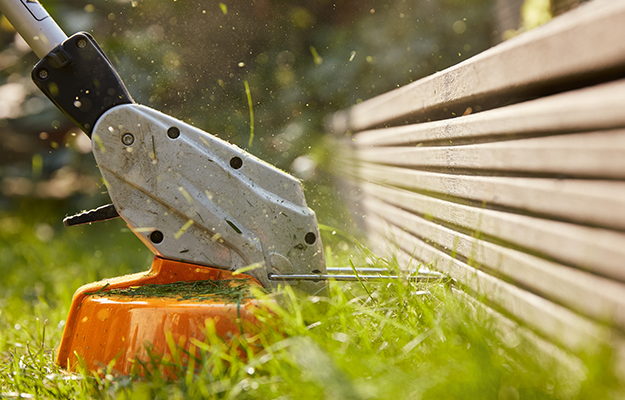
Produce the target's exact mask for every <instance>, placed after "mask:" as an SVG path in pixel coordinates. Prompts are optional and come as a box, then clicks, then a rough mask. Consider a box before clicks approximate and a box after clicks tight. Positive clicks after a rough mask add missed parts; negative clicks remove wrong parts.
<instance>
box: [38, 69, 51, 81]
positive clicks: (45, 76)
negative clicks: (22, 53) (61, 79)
mask: <svg viewBox="0 0 625 400" xmlns="http://www.w3.org/2000/svg"><path fill="white" fill-rule="evenodd" d="M37 75H39V79H42V80H43V79H48V76H49V74H48V70H47V69H45V68H41V69H40V70H39V72H38V73H37Z"/></svg>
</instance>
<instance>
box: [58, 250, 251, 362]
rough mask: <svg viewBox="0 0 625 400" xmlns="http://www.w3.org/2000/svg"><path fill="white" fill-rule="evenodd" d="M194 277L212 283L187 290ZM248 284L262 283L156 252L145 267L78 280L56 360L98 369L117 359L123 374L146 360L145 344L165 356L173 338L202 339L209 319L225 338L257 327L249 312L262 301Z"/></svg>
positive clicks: (178, 341)
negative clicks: (85, 282) (249, 293)
mask: <svg viewBox="0 0 625 400" xmlns="http://www.w3.org/2000/svg"><path fill="white" fill-rule="evenodd" d="M192 282H195V284H196V285H202V287H203V288H206V285H207V284H208V285H212V287H213V288H214V290H206V289H203V290H201V291H197V290H185V286H187V287H188V286H189V285H191V287H192V286H193V284H192ZM247 286H260V284H259V283H258V281H257V280H256V279H254V278H252V277H251V276H249V275H245V274H240V275H237V276H233V275H232V273H231V272H229V271H224V270H220V269H216V268H210V267H206V266H200V265H194V264H188V263H182V262H177V261H171V260H166V259H162V258H159V257H155V258H154V261H153V262H152V267H151V269H150V271H148V272H147V273H146V272H142V273H137V274H133V275H126V276H121V277H117V278H113V279H107V280H104V281H100V282H95V283H91V284H88V285H85V286H82V287H81V288H79V289H78V291H77V292H76V294H75V295H74V299H73V301H72V305H71V308H70V312H69V316H68V319H67V324H66V325H65V330H64V332H63V339H62V341H61V346H60V348H59V352H58V355H57V358H56V362H57V364H59V365H60V366H62V367H66V368H68V369H70V370H71V369H73V368H75V367H76V365H77V364H78V363H79V362H83V363H84V365H85V366H86V367H87V368H89V369H90V370H98V369H100V368H104V369H105V368H106V367H107V366H108V365H109V364H110V363H111V362H112V361H114V365H113V370H114V371H116V372H118V373H121V374H128V373H130V372H131V371H132V369H133V367H137V366H138V365H137V360H140V361H142V362H145V361H148V358H149V357H150V354H149V352H150V353H151V355H152V356H153V355H162V356H164V357H168V355H167V354H168V353H169V349H170V345H171V342H172V340H173V343H175V344H177V345H180V346H182V347H183V349H185V350H188V349H189V346H190V345H192V344H193V342H194V341H195V340H197V341H199V342H203V341H204V340H205V337H206V332H207V328H206V326H207V322H208V323H209V324H214V329H215V332H216V333H217V334H218V335H219V336H220V337H221V338H222V339H224V340H230V339H232V338H233V337H237V336H241V335H247V334H254V333H255V332H251V330H254V327H258V328H259V329H260V323H259V321H258V320H257V319H256V317H255V316H254V309H257V308H259V307H260V301H259V300H255V299H252V298H249V297H248V296H246V295H245V293H246V292H247V290H246V289H247V288H246V287H247ZM172 288H173V290H172ZM195 289H197V287H196V288H195ZM211 292H213V294H211ZM244 329H246V330H247V331H246V332H244V331H243V330H244ZM168 335H171V337H170V338H169V342H170V343H168V337H167V336H168ZM79 360H80V361H79Z"/></svg>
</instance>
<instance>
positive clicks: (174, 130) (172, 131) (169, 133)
mask: <svg viewBox="0 0 625 400" xmlns="http://www.w3.org/2000/svg"><path fill="white" fill-rule="evenodd" d="M167 136H169V137H170V138H171V139H176V138H177V137H178V136H180V129H178V128H176V127H175V126H172V127H171V128H169V129H167Z"/></svg>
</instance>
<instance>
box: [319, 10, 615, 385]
mask: <svg viewBox="0 0 625 400" xmlns="http://www.w3.org/2000/svg"><path fill="white" fill-rule="evenodd" d="M623 38H625V0H595V1H593V2H589V3H584V4H582V5H581V6H580V7H579V8H577V9H575V10H573V11H570V12H568V13H565V14H563V15H561V16H559V17H557V18H555V19H554V20H552V21H551V22H549V23H548V24H545V25H543V26H542V27H540V28H537V29H535V30H533V31H530V32H528V33H525V34H523V35H520V36H518V37H515V38H513V39H511V40H509V41H506V42H504V43H502V44H500V45H498V46H496V47H493V48H491V49H489V50H487V51H485V52H483V53H481V54H479V55H477V56H475V57H473V58H471V59H469V60H467V61H465V62H462V63H460V64H458V65H456V66H453V67H451V68H449V69H447V70H444V71H442V72H439V73H437V74H435V75H432V76H430V77H427V78H424V79H421V80H419V81H417V82H414V83H412V84H409V85H407V86H404V87H401V88H399V89H396V90H393V91H391V92H389V93H386V94H383V95H381V96H378V97H375V98H373V99H370V100H367V101H364V102H363V103H360V104H357V105H355V106H353V107H352V108H350V109H347V110H344V111H341V112H338V113H336V114H334V115H333V116H331V118H330V119H329V125H330V126H331V129H332V131H333V132H334V133H335V134H337V135H339V136H340V137H341V138H343V140H341V143H342V153H341V154H342V155H343V157H341V158H342V163H343V165H342V171H344V176H343V178H345V179H349V180H350V181H351V182H352V185H354V189H352V193H355V195H354V196H352V197H353V199H354V201H353V202H354V205H355V206H357V207H358V210H359V211H358V212H359V213H360V214H361V215H359V218H360V219H362V220H363V221H364V222H365V226H366V227H367V236H368V238H369V239H370V243H369V244H370V245H371V246H372V247H373V248H375V249H377V251H378V252H380V253H387V254H388V253H389V252H392V253H394V254H395V255H397V256H398V257H399V258H400V259H401V260H403V261H404V264H405V265H408V263H409V262H410V260H412V259H415V260H417V261H419V262H423V263H425V264H428V265H430V264H431V265H433V266H434V267H435V268H436V269H438V270H440V271H442V272H444V273H446V274H447V275H449V276H450V277H451V278H452V279H453V280H454V282H455V286H456V287H458V288H461V289H462V290H463V292H464V293H466V294H467V295H469V296H471V297H470V298H471V299H473V298H474V299H478V300H479V301H480V304H485V305H486V306H487V307H488V310H489V311H492V312H493V313H496V314H498V315H501V316H503V318H504V320H505V321H507V322H506V323H509V322H512V323H513V324H518V326H520V327H522V329H523V330H525V331H526V332H527V333H528V335H530V336H532V337H533V338H534V339H535V342H537V343H538V342H540V343H542V344H541V346H543V345H544V344H545V343H550V344H555V346H556V347H557V348H558V349H562V350H564V351H565V353H569V354H576V355H580V354H584V353H585V352H587V351H589V350H590V351H592V348H593V346H595V348H596V346H600V345H602V344H606V343H607V344H609V345H610V346H612V347H613V348H614V349H615V350H616V354H617V359H618V360H619V361H618V362H617V371H618V373H619V374H621V375H622V376H625V369H624V368H623V365H625V363H623V360H625V341H624V339H625V79H624V78H625V40H623ZM468 298H469V297H468Z"/></svg>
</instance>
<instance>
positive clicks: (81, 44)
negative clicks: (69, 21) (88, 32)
mask: <svg viewBox="0 0 625 400" xmlns="http://www.w3.org/2000/svg"><path fill="white" fill-rule="evenodd" d="M76 46H77V47H78V48H79V49H84V48H85V47H87V39H84V38H80V39H78V40H77V41H76Z"/></svg>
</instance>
